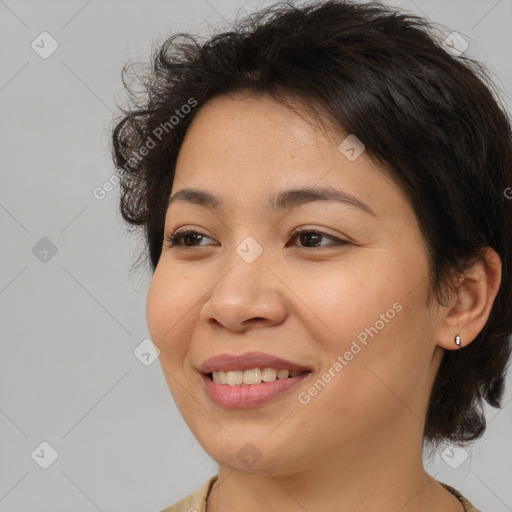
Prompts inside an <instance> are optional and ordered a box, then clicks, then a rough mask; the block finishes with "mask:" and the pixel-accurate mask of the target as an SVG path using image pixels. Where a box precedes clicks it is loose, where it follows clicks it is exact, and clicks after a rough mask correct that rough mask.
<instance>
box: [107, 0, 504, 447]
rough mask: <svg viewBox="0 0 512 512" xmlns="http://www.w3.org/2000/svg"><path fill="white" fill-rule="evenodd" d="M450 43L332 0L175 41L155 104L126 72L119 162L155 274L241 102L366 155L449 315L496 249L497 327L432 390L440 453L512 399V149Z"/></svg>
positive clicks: (159, 54) (421, 26)
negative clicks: (268, 100) (202, 120)
mask: <svg viewBox="0 0 512 512" xmlns="http://www.w3.org/2000/svg"><path fill="white" fill-rule="evenodd" d="M435 30H437V28H436V27H435V26H434V25H433V24H431V23H428V22H427V21H426V20H425V19H423V18H420V17H417V16H413V15H411V14H407V13H405V12H402V11H399V10H398V9H394V8H391V7H388V6H384V5H382V4H380V3H378V2H370V3H365V4H357V3H354V2H350V1H343V0H339V1H337V0H329V1H323V2H318V1H315V2H311V3H306V4H303V5H301V6H298V5H297V4H294V5H292V4H291V3H282V2H281V3H278V4H275V5H273V6H271V7H268V8H265V9H263V10H261V11H259V12H257V13H254V14H252V15H250V16H247V17H245V18H243V19H241V20H237V21H236V22H235V23H233V26H232V28H231V29H230V30H229V31H226V32H223V33H218V34H216V35H214V36H212V37H210V38H206V40H202V38H200V37H199V36H192V35H189V34H182V33H180V34H175V35H173V36H171V37H170V38H168V39H167V40H166V41H165V42H164V43H163V44H162V45H161V46H160V47H159V48H158V49H157V50H156V51H155V53H154V56H153V62H152V67H151V69H150V70H149V72H147V73H140V72H136V73H135V75H134V76H135V78H136V79H137V78H138V79H141V80H142V84H143V85H144V89H143V91H142V93H141V94H138V93H136V92H135V91H134V89H135V87H134V85H133V83H131V84H128V83H127V81H126V80H125V78H126V77H127V76H128V75H129V71H130V70H132V69H133V68H131V66H129V65H127V66H125V68H124V73H123V81H124V83H125V86H126V87H127V88H128V90H129V91H130V98H131V102H130V106H129V107H128V108H125V109H121V112H122V116H121V118H120V119H119V120H117V121H116V124H115V127H114V129H113V134H112V142H113V148H112V150H113V158H114V162H115V166H116V168H117V169H118V174H119V179H120V186H121V198H120V210H121V213H122V216H123V219H124V220H125V221H126V222H127V223H128V224H129V226H130V227H142V229H143V233H144V235H145V243H144V246H145V247H144V249H145V250H144V252H143V253H142V254H141V255H140V258H139V261H141V258H143V257H146V256H147V252H146V250H148V251H149V259H150V263H151V268H152V270H153V271H154V269H155V267H156V265H157V263H158V260H159V257H160V254H161V250H162V243H163V236H164V235H163V230H164V223H165V212H166V208H167V201H168V198H169V194H170V192H171V187H172V184H173V179H174V170H175V164H176V159H177V156H178V152H179V150H180V147H181V144H182V142H183V139H184V136H185V133H186V131H187V128H188V127H189V126H190V123H191V121H192V119H193V118H194V115H195V113H196V112H197V111H198V109H199V108H201V106H202V105H204V104H205V102H207V101H208V100H209V99H211V98H213V97H215V96H217V95H220V94H229V93H234V92H247V93H249V94H267V95H270V96H271V97H273V98H274V99H275V100H277V101H280V102H282V103H284V104H289V105H290V104H293V105H295V108H297V109H302V113H306V112H308V113H311V112H316V116H317V118H318V119H325V120H328V121H329V122H330V123H332V126H337V127H339V128H340V130H342V131H343V132H345V133H349V134H355V135H356V136H357V138H358V139H360V140H361V141H362V142H363V143H364V145H365V146H366V151H367V154H369V155H370V156H371V157H372V158H373V159H374V161H375V162H376V163H378V164H379V165H380V166H381V167H382V168H386V169H388V170H389V171H390V173H391V176H392V177H393V179H395V180H396V182H397V183H398V184H399V185H400V186H401V187H402V188H403V190H404V191H405V192H406V193H407V196H408V197H409V199H410V201H411V204H412V205H413V207H414V209H415V213H416V215H417V218H418V220H419V223H420V227H421V230H422V234H423V236H424V239H425V240H426V242H427V246H428V257H429V261H430V280H431V281H430V282H431V286H430V290H431V291H432V292H433V293H434V295H435V296H436V298H437V300H438V301H440V302H441V301H442V300H444V299H443V289H447V288H446V287H445V286H444V285H446V286H447V287H448V286H449V285H450V283H453V277H454V276H455V275H457V274H460V273H463V272H464V270H465V269H466V268H467V267H468V265H470V264H471V263H472V262H473V261H474V260H475V258H478V257H479V256H480V255H481V253H482V248H485V247H491V248H493V249H494V250H495V251H496V252H497V253H498V255H499V256H500V258H501V261H502V282H501V287H500V290H499V292H498V294H497V297H496V299H495V302H494V305H493V308H492V310H491V313H490V316H489V319H488V321H487V323H486V325H485V326H484V328H483V329H482V331H481V332H480V333H479V334H478V336H477V338H476V339H475V340H474V341H473V342H472V343H470V344H469V345H468V346H466V347H463V348H462V349H460V350H453V351H446V353H445V355H444V357H443V361H442V363H441V367H440V369H439V372H438V375H437V377H436V380H435V383H434V386H433V389H432V392H431V396H430V401H429V407H428V411H427V415H426V422H425V426H424V440H425V441H427V442H429V443H431V444H433V445H438V444H439V443H440V442H441V441H444V440H448V441H451V442H454V443H459V444H462V443H465V442H468V441H470V440H473V439H476V438H478V437H480V436H481V435H482V434H483V432H484V430H485V428H486V421H485V417H484V414H483V407H482V405H483V400H484V399H485V400H486V401H487V402H488V403H489V404H491V405H492V406H494V407H500V404H501V400H502V395H503V391H504V378H505V373H506V370H507V365H508V362H509V358H510V353H511V345H510V338H509V336H510V334H511V332H512V293H511V291H512V274H511V266H512V259H511V258H512V251H511V237H512V211H511V208H512V200H510V196H509V197H506V196H507V194H506V190H509V191H511V192H512V190H511V189H510V187H511V186H512V136H511V125H510V118H509V117H508V115H507V113H506V111H505V109H504V108H503V106H502V104H501V101H500V99H499V94H497V92H496V89H495V86H494V84H493V82H492V80H491V78H490V77H489V74H488V72H487V70H486V69H485V67H484V66H483V65H482V64H481V63H479V62H476V61H474V60H472V59H470V58H469V57H467V56H464V55H460V56H454V55H453V54H452V53H450V52H448V51H447V50H446V49H445V47H444V45H443V44H442V42H441V38H439V37H438V36H436V35H435V34H434V31H435ZM139 83H140V82H139ZM139 92H140V91H139ZM185 106H187V108H185ZM150 146H151V147H150ZM144 147H145V148H146V150H143V149H142V148H144Z"/></svg>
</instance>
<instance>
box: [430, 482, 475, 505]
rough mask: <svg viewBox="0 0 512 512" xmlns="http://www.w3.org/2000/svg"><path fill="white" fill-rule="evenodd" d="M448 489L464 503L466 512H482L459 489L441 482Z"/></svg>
mask: <svg viewBox="0 0 512 512" xmlns="http://www.w3.org/2000/svg"><path fill="white" fill-rule="evenodd" d="M439 483H440V484H441V485H442V486H443V487H444V488H445V489H446V490H447V491H449V492H451V493H452V494H453V495H454V496H455V497H456V498H458V500H459V501H460V502H461V503H462V506H463V507H464V512H481V511H480V510H478V509H477V508H476V507H475V506H474V505H472V504H471V503H470V501H469V500H468V499H467V498H465V497H464V496H462V494H461V493H460V492H459V491H457V489H454V488H453V487H451V486H450V485H448V484H443V482H439Z"/></svg>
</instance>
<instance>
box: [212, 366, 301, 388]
mask: <svg viewBox="0 0 512 512" xmlns="http://www.w3.org/2000/svg"><path fill="white" fill-rule="evenodd" d="M307 373H311V372H310V371H309V370H303V371H289V370H286V369H284V368H269V367H266V368H251V369H248V370H230V371H214V372H210V373H208V374H206V377H208V378H209V379H210V380H212V381H213V382H216V383H217V384H225V385H228V386H243V385H248V386H250V385H253V384H261V383H265V382H274V381H276V380H287V379H292V378H294V377H298V376H301V375H305V374H307Z"/></svg>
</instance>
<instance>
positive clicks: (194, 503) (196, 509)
mask: <svg viewBox="0 0 512 512" xmlns="http://www.w3.org/2000/svg"><path fill="white" fill-rule="evenodd" d="M217 478H218V475H215V476H212V477H211V478H209V479H208V480H207V481H206V482H205V483H204V484H203V485H201V487H199V488H198V489H196V490H195V491H194V492H193V493H192V494H189V495H188V496H186V497H185V498H183V499H182V500H180V501H178V502H177V503H175V504H174V505H171V506H170V507H167V508H166V509H164V510H161V511H160V512H205V511H206V498H207V497H208V493H209V492H210V489H211V488H212V486H213V484H214V483H215V481H216V480H217Z"/></svg>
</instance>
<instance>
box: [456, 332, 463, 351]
mask: <svg viewBox="0 0 512 512" xmlns="http://www.w3.org/2000/svg"><path fill="white" fill-rule="evenodd" d="M461 343H462V340H461V338H460V336H459V335H458V334H457V336H455V345H457V347H459V348H460V345H461Z"/></svg>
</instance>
